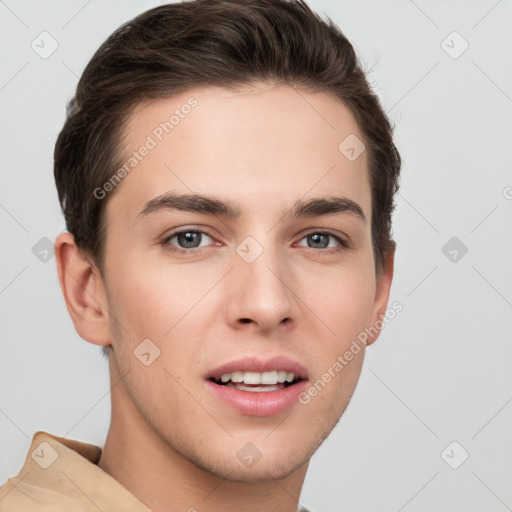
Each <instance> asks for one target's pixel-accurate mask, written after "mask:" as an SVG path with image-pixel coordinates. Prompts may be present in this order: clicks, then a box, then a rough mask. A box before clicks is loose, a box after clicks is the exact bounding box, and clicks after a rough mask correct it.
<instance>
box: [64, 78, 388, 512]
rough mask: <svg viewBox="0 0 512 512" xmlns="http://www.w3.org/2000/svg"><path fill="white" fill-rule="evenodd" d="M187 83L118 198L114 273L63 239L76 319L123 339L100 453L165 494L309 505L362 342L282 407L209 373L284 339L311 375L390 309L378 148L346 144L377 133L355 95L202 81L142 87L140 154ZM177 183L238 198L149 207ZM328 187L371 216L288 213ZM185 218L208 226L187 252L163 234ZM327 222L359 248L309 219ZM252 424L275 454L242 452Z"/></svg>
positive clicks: (114, 203)
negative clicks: (198, 206) (248, 411)
mask: <svg viewBox="0 0 512 512" xmlns="http://www.w3.org/2000/svg"><path fill="white" fill-rule="evenodd" d="M191 96H193V97H194V98H196V99H197V101H198V105H197V107H195V108H194V109H193V110H192V111H191V113H190V114H188V115H187V116H186V117H185V118H184V119H182V120H181V121H180V123H179V124H178V125H177V126H175V128H174V129H173V131H172V133H170V134H169V135H167V136H166V137H164V139H163V140H162V142H160V143H159V144H158V145H157V147H156V148H154V149H153V150H152V151H151V152H150V153H149V154H148V155H147V156H146V157H145V158H144V159H143V160H142V161H141V162H140V163H139V164H138V165H137V166H136V168H135V169H134V170H133V171H132V172H131V173H130V174H128V175H127V176H126V177H125V178H124V179H123V181H122V183H121V184H120V185H118V188H117V189H116V190H115V193H114V194H113V195H111V197H109V198H108V203H107V208H106V221H107V242H106V263H105V267H104V269H103V270H104V271H103V275H102V274H101V273H100V272H98V269H97V268H96V266H95V265H94V264H93V265H92V266H90V265H89V263H88V262H87V261H86V260H85V259H84V257H83V256H82V254H81V253H80V251H79V250H78V249H77V247H76V245H75V244H74V240H73V237H72V235H70V234H69V233H63V234H61V235H59V236H58V238H57V240H56V245H55V249H56V251H55V252H56V256H57V265H58V272H59V279H60V283H61V287H62V290H63V293H64V297H65V300H66V304H67V308H68V311H69V313H70V315H71V318H72V319H73V322H74V324H75V327H76V330H77V332H78V333H79V335H80V336H81V337H82V338H84V339H85V340H87V341H89V342H90V343H93V344H96V345H99V346H108V345H112V348H113V353H112V354H111V356H110V378H111V385H112V392H111V397H112V421H111V426H110V429H109V432H108V435H107V439H106V442H105V446H104V449H103V453H102V457H101V459H100V461H99V464H98V465H99V467H100V468H102V469H104V470H105V471H106V472H108V473H109V474H111V475H112V476H113V477H114V478H116V479H117V480H119V481H120V482H121V483H122V484H123V485H124V486H125V487H127V488H128V489H129V490H130V491H131V492H132V493H133V494H134V495H135V496H136V497H138V498H139V499H140V500H141V501H143V502H144V503H145V504H147V505H148V506H149V507H150V508H151V509H152V510H154V511H184V510H194V508H195V509H197V510H198V511H200V512H209V511H215V510H223V512H230V511H233V512H234V511H237V512H252V511H261V510H269V511H280V512H295V511H296V510H297V502H298V499H299V495H300V491H301V488H302V485H303V482H304V478H305V475H306V471H307V467H308V463H309V459H310V457H311V456H312V455H313V453H314V452H315V450H316V449H317V448H318V446H319V445H320V444H321V443H322V441H323V440H324V439H325V438H326V437H327V435H328V434H329V432H330V431H331V430H332V429H333V428H334V426H335V425H336V423H337V422H338V421H339V419H340V417H341V415H342V414H343V412H344V411H345V408H346V407H347V405H348V403H349V400H350V398H351V396H352V394H353V392H354V389H355V387H356V384H357V380H358V378H359V375H360V371H361V366H362V363H363V359H364V352H365V350H364V349H363V350H361V351H360V352H359V353H358V354H357V355H355V356H354V359H353V360H352V361H350V363H349V364H348V365H347V366H346V367H345V368H343V371H341V372H339V373H337V374H336V377H335V378H333V379H332V380H331V381H330V382H329V383H328V384H327V385H326V386H325V388H324V389H323V390H322V391H321V392H320V393H319V394H318V395H317V396H316V397H314V398H312V399H311V401H310V403H309V404H307V405H302V404H300V403H296V404H295V405H294V406H293V408H292V409H291V410H289V411H286V412H284V413H280V414H277V415H275V416H266V417H257V416H249V415H243V414H241V413H239V412H237V411H236V410H233V409H231V408H229V407H228V406H227V405H225V404H224V403H222V402H220V401H219V400H218V399H217V398H215V397H213V395H212V394H211V393H210V392H209V391H208V390H207V389H206V388H205V385H204V375H205V374H206V373H207V372H208V371H209V370H211V369H213V368H215V367H217V366H219V365H221V364H224V363H226V362H229V361H232V360H236V359H238V358H241V357H245V356H256V357H258V358H261V359H266V358H269V357H271V356H274V355H284V356H287V357H289V358H291V359H293V360H295V361H298V362H299V363H301V364H302V365H304V366H305V368H306V369H307V371H308V376H309V382H310V383H314V382H315V381H316V380H317V379H319V378H320V377H321V376H322V374H323V373H324V372H325V371H327V369H328V368H329V367H332V365H333V363H334V362H335V361H336V358H337V357H338V355H340V354H343V353H344V352H345V351H346V350H347V349H348V348H349V347H350V344H351V343H352V341H353V340H354V339H355V338H356V337H357V335H358V334H359V333H360V332H361V331H363V330H364V329H365V328H366V327H370V326H372V325H374V324H375V322H376V321H377V320H379V319H380V318H381V317H382V316H383V315H384V314H385V311H386V307H387V303H388V297H389V291H390V286H391V281H392V275H393V257H394V253H393V251H390V253H389V254H388V256H387V260H386V261H387V268H386V270H385V271H384V272H383V273H382V274H381V275H378V276H377V275H376V274H375V266H374V254H373V251H372V243H371V215H372V211H371V189H370V184H369V178H368V169H367V155H366V152H363V154H361V156H360V157H359V158H357V159H356V160H354V161H349V160H348V159H347V158H345V156H344V155H343V154H342V153H340V151H339V150H338V145H339V144H340V142H341V141H342V140H343V139H344V138H345V137H347V136H348V135H349V134H356V135H357V136H358V137H359V138H360V139H363V137H362V135H361V132H360V130H359V128H358V126H357V123H356V121H355V119H354V117H353V116H352V115H351V113H350V111H349V110H348V109H347V108H346V106H345V105H344V104H343V103H341V102H340V101H339V100H337V99H336V98H334V97H332V96H330V95H326V94H324V93H310V92H304V91H300V94H299V92H298V91H296V90H294V89H292V88H291V87H288V86H277V87H274V86H272V85H270V84H266V83H255V84H254V85H253V86H245V87H244V88H241V89H238V90H236V91H235V90H228V89H223V88H217V87H207V88H204V89H201V90H199V89H197V90H192V91H188V92H186V93H184V94H180V95H178V96H174V97H172V98H167V99H160V100H155V101H153V102H151V103H142V104H140V105H138V106H137V108H136V109H135V111H134V112H133V114H132V116H131V117H130V120H129V123H128V124H127V126H126V127H125V132H124V134H125V139H124V141H125V142H124V143H125V147H124V149H125V150H126V151H127V154H130V153H131V152H132V151H133V150H135V149H137V148H138V147H140V146H141V145H142V144H143V143H144V141H145V140H146V138H147V136H148V134H151V132H152V130H153V129H154V128H155V126H157V125H159V123H160V122H162V121H163V120H165V119H168V117H169V114H168V113H169V112H172V111H173V110H174V109H175V108H179V107H180V105H183V104H184V103H185V102H186V101H187V99H188V98H190V97H191ZM170 191H172V192H176V193H184V194H191V193H194V194H203V195H209V196H215V197H217V198H220V199H222V200H225V201H226V200H229V201H232V202H233V203H237V204H238V205H239V208H240V210H241V216H240V217H239V218H237V219H231V218H227V217H225V216H220V215H206V214H202V213H194V212H185V211H178V210H171V209H169V210H167V211H159V212H158V213H154V214H152V215H148V216H143V218H139V219H138V220H137V218H136V217H137V214H138V213H139V212H140V211H141V210H143V209H144V206H145V204H146V203H147V201H149V200H151V199H153V198H155V197H158V196H161V195H162V194H164V193H166V192H170ZM332 196H340V197H341V196H342V197H346V198H349V199H351V200H352V201H354V202H356V203H357V204H358V205H359V206H360V207H361V209H362V210H363V212H364V215H365V217H366V223H365V222H363V221H362V220H361V219H360V218H359V217H358V216H356V215H354V214H351V213H346V212H345V213H337V214H329V215H318V216H314V217H306V218H300V219H293V218H289V217H287V216H283V214H284V212H285V211H286V210H288V209H290V208H291V207H292V205H293V204H294V202H295V201H297V200H299V199H303V200H306V199H310V198H313V197H315V198H322V197H332ZM177 228H185V229H186V228H189V230H190V228H194V229H199V230H201V231H204V232H205V233H206V234H207V235H209V236H204V235H203V238H202V240H201V247H200V248H199V249H198V250H197V252H196V253H194V254H192V255H184V254H179V253H176V252H172V248H175V249H177V248H180V245H179V240H178V239H177V238H176V237H175V238H173V239H171V240H170V241H168V242H167V243H166V244H162V243H161V241H162V239H163V238H165V237H166V236H168V235H170V234H171V233H172V231H173V230H176V229H177ZM325 230H330V231H332V232H334V234H336V235H337V236H340V237H342V238H343V239H344V240H347V239H348V240H350V248H344V247H343V246H341V245H340V244H339V243H338V242H337V240H336V239H335V238H322V240H324V241H325V240H327V241H328V244H329V247H328V248H323V246H322V245H321V244H320V245H319V244H318V243H316V244H315V243H312V241H311V237H309V238H308V236H307V235H311V234H313V233H323V232H324V231H325ZM247 236H252V237H253V238H254V239H255V240H256V241H257V242H258V243H259V244H260V246H261V247H262V249H263V252H262V254H261V255H260V256H259V257H258V258H257V259H256V260H255V261H254V262H253V263H247V262H246V261H244V259H242V258H241V257H240V256H239V254H238V253H237V252H236V248H237V246H238V245H239V244H240V243H241V242H242V241H243V240H244V239H245V238H246V237H247ZM181 247H182V248H183V245H181ZM185 250H187V249H185ZM188 250H190V249H188ZM329 251H330V252H329ZM377 336H378V335H376V336H374V337H373V338H369V339H368V341H367V343H368V344H371V343H373V342H374V341H375V340H376V338H377ZM147 338H149V339H150V340H152V342H153V343H154V344H155V345H156V346H157V347H158V348H159V350H160V356H159V357H158V358H157V359H155V360H154V361H153V362H152V364H150V365H149V366H145V365H144V364H142V363H141V361H140V360H139V359H138V358H137V357H134V350H135V349H136V348H137V346H138V345H139V344H140V343H141V341H142V340H144V339H147ZM248 442H250V443H253V444H254V445H255V446H256V447H257V449H258V450H259V451H260V452H261V454H262V457H261V459H260V460H259V461H258V462H257V463H256V464H254V465H253V466H252V467H246V466H245V465H244V464H242V463H241V461H240V460H239V458H238V457H237V452H238V451H239V450H240V449H241V448H243V447H244V446H245V445H246V444H247V443H248Z"/></svg>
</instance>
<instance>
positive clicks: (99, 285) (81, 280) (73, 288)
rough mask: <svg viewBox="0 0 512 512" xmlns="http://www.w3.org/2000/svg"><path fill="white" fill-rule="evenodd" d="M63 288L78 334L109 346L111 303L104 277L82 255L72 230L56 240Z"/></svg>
mask: <svg viewBox="0 0 512 512" xmlns="http://www.w3.org/2000/svg"><path fill="white" fill-rule="evenodd" d="M55 260H56V262H57V273H58V275H59V282H60V287H61V290H62V294H63V295H64V300H65V302H66V307H67V309H68V312H69V315H70V316H71V320H72V321H73V324H74V325H75V329H76V331H77V333H78V334H79V335H80V337H81V338H83V339H84V340H86V341H89V342H90V343H93V344H95V345H100V346H107V345H110V330H109V322H108V318H109V315H108V310H107V307H108V304H107V298H106V293H105V285H104V282H103V279H102V277H101V275H100V273H99V271H98V269H97V267H95V266H93V265H92V263H89V262H88V261H87V260H86V259H85V257H84V256H83V255H82V253H81V251H80V249H79V248H78V246H77V245H76V243H75V239H74V237H73V235H72V234H71V233H68V232H64V233H61V234H60V235H58V236H57V238H56V240H55Z"/></svg>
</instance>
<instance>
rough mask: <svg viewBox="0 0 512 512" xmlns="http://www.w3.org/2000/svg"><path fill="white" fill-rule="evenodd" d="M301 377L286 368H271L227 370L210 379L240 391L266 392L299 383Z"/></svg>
mask: <svg viewBox="0 0 512 512" xmlns="http://www.w3.org/2000/svg"><path fill="white" fill-rule="evenodd" d="M300 380H302V379H301V378H300V377H297V376H296V375H295V373H294V372H288V371H286V370H271V371H268V372H251V371H249V372H243V371H235V372H226V373H223V374H222V375H221V376H220V378H215V377H211V378H210V381H211V382H214V383H215V384H218V385H219V386H227V387H230V388H235V389H238V390H240V391H249V392H251V393H264V392H270V391H278V390H280V389H284V388H287V387H290V386H293V385H294V384H297V383H298V382H299V381H300Z"/></svg>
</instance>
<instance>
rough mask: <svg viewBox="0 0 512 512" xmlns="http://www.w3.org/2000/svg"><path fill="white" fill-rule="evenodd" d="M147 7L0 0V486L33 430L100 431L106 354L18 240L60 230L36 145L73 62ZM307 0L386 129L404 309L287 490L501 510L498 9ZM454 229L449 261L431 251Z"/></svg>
mask: <svg viewBox="0 0 512 512" xmlns="http://www.w3.org/2000/svg"><path fill="white" fill-rule="evenodd" d="M160 3H163V2H160ZM158 4H159V2H155V1H142V0H139V1H132V2H121V1H112V0H108V1H105V0H101V1H100V0H89V1H85V0H79V1H78V0H76V1H75V0H73V1H65V2H64V1H60V2H57V1H55V0H53V1H46V2H40V1H35V0H34V1H27V0H24V1H15V0H4V1H0V48H1V50H0V51H1V61H0V144H1V145H0V169H1V190H0V227H1V242H0V243H1V245H0V247H1V251H0V315H1V317H0V326H1V359H0V485H3V483H5V481H6V480H7V478H9V477H10V476H13V475H15V474H17V473H18V472H19V470H20V469H21V466H22V464H23V461H24V459H25V456H26V453H27V450H28V447H29V445H30V441H31V438H32V435H33V433H34V432H35V431H37V430H45V431H48V432H50V433H53V434H55V435H60V436H65V437H71V438H76V439H79V440H82V441H86V442H91V443H94V444H97V445H103V442H104V440H105V435H106V432H107V428H108V425H109V420H110V395H109V380H108V367H107V362H106V360H105V359H103V357H102V356H101V353H100V349H99V348H98V347H96V346H93V345H91V344H89V343H87V342H85V341H83V340H82V339H81V338H80V337H79V336H78V335H77V334H76V332H75V330H74V327H73V325H72V323H71V320H70V319H69V317H68V314H67V311H66V309H65V306H64V302H63V299H62V297H61V292H60V289H59V285H58V281H57V276H56V270H55V258H50V259H49V261H47V262H46V263H44V262H42V261H40V259H39V258H38V257H36V255H34V253H33V252H32V249H33V247H34V246H35V245H36V244H37V243H41V244H44V242H40V240H41V239H42V238H43V237H47V238H49V239H50V240H52V241H53V240H54V238H55V236H56V235H57V234H58V233H59V232H60V231H62V230H63V229H64V221H63V218H62V217H61V214H60V210H59V206H58V201H57V194H56V191H55V186H54V182H53V170H52V153H53V146H54V143H55V138H56V136H57V133H58V131H59V130H60V128H61V127H62V123H63V121H64V114H65V103H66V101H67V100H68V99H70V97H71V96H72V94H73V91H74V88H75V85H76V82H77V78H78V76H79V74H80V73H81V71H82V70H83V68H84V66H85V64H86V63H87V62H88V60H89V59H90V57H91V56H92V53H93V51H94V50H95V49H96V48H97V47H98V46H99V45H100V43H101V42H102V41H103V40H104V39H105V38H106V37H107V36H108V35H109V34H110V33H111V32H112V31H113V30H114V29H115V28H117V27H118V26H119V25H120V24H121V23H122V22H124V21H126V20H128V19H130V18H132V17H133V16H135V15H136V14H138V13H140V12H142V11H144V10H146V9H147V8H149V7H153V6H156V5H158ZM310 5H311V6H312V7H313V8H314V9H315V10H317V11H318V12H320V13H323V14H326V15H328V16H329V17H331V18H332V19H333V20H334V21H335V22H336V23H337V24H339V26H340V27H341V28H342V30H343V31H344V32H345V34H346V35H347V36H348V38H349V39H350V40H351V41H352V42H353V44H354V45H355V47H356V49H357V51H358V52H359V54H360V56H361V58H362V60H363V63H364V64H365V67H366V68H367V69H369V70H371V72H370V74H369V78H370V81H371V83H372V84H373V85H374V87H375V89H376V91H377V92H378V94H379V96H380V97H381V99H382V101H383V104H384V106H385V108H386V110H387V111H388V112H389V115H390V117H391V120H392V122H394V123H395V124H396V142H397V145H398V147H399V150H400V152H401V155H402V158H403V171H402V186H401V191H400V195H399V196H398V207H397V210H396V213H395V216H394V234H395V239H396V241H397V245H398V248H397V254H396V260H395V278H394V283H393V286H392V293H391V298H390V304H392V303H393V302H394V301H399V302H400V303H401V304H402V305H403V308H404V309H403V311H402V312H401V313H399V314H398V315H397V316H396V318H395V319H394V320H393V321H392V322H391V323H390V324H388V325H387V326H386V327H385V329H384V332H383V334H382V336H381V337H380V339H379V340H378V341H377V343H376V344H374V345H373V346H372V347H370V348H369V349H368V351H367V359H366V361H365V365H364V369H363V372H362V375H361V379H360V382H359V384H358V387H357V389H356V392H355V394H354V396H353V399H352V402H351V404H350V405H349V407H348V409H347V411H346V413H345V415H344V416H343V418H342V420H341V422H340V423H339V425H338V426H337V427H336V429H335V430H334V431H333V433H332V434H331V436H330V437H329V439H328V440H327V441H326V442H325V444H324V445H323V446H322V447H321V448H320V450H319V451H318V452H317V454H316V455H315V456H314V457H313V459H312V462H311V465H310V471H309V473H308V477H307V480H306V483H305V487H304V491H303V496H302V502H303V504H304V505H307V506H309V507H310V508H311V510H312V511H313V512H339V511H340V510H341V509H343V510H350V511H353V512H357V511H369V510H372V511H377V512H380V511H388V510H389V511H402V510H403V511H406V512H412V511H432V510H442V511H443V512H450V511H462V510H464V511H465V512H472V511H481V510H485V511H486V512H501V511H506V510H512V485H510V484H511V482H512V456H511V455H512V436H511V432H512V429H511V426H512V403H511V401H512V372H511V371H510V367H511V361H512V339H511V335H510V332H511V324H512V322H511V320H512V271H511V261H512V236H511V234H512V170H511V169H512V153H511V151H510V147H511V138H512V66H511V63H512V51H511V50H512V31H511V30H510V27H511V26H512V2H511V1H510V0H506V1H505V0H501V1H497V2H496V1H495V0H485V1H484V0H478V1H476V0H474V1H462V0H459V1H450V2H448V1H445V2H427V1H426V0H417V1H415V2H413V1H412V0H409V1H407V0H395V1H387V2H382V1H379V0H372V1H369V0H365V1H356V0H351V1H334V0H331V1H325V0H324V1H322V0H317V1H311V2H310ZM43 31H47V32H48V33H49V34H51V36H52V37H53V38H54V39H55V40H56V41H57V42H58V45H59V46H58V48H57V50H56V51H55V52H54V53H53V54H52V55H51V56H49V57H48V58H46V59H43V58H41V57H40V56H39V55H38V53H36V52H35V51H34V50H33V49H32V48H31V43H32V41H33V40H36V42H37V41H38V40H39V39H37V38H38V37H40V36H39V35H40V33H41V32H43ZM454 31H456V32H458V33H459V34H460V37H459V36H457V35H453V34H452V33H453V32H454ZM45 37H47V36H45ZM462 38H463V39H462ZM464 40H465V41H467V43H468V44H469V47H468V49H467V50H466V51H465V52H464V53H462V54H461V55H460V56H458V57H457V58H453V56H454V55H456V54H458V53H459V52H460V50H461V49H463V45H464ZM48 41H49V40H48ZM443 41H445V43H443ZM45 47H46V48H47V49H48V48H49V46H48V44H46V45H45ZM447 52H449V53H451V54H452V56H450V55H449V53H447ZM452 237H457V239H458V241H456V242H455V243H456V244H458V247H457V246H454V247H451V246H448V248H447V249H445V252H446V253H448V256H450V258H453V257H454V256H455V253H453V252H452V253H451V255H450V254H449V251H453V250H454V249H455V250H456V251H458V252H457V261H455V262H454V261H451V260H450V259H449V257H447V256H445V254H444V253H443V250H442V248H443V247H444V246H445V244H446V243H447V242H448V241H449V240H450V239H451V238H452ZM461 244H464V245H465V246H466V247H467V253H466V254H465V255H463V256H462V257H461V255H462V252H461V249H460V248H461ZM37 248H38V250H36V251H35V252H36V253H38V254H39V256H40V257H42V256H44V245H43V246H41V247H40V246H37ZM48 256H51V254H48ZM453 441H456V442H457V443H458V444H456V445H452V446H451V447H450V448H449V449H448V450H447V451H446V452H444V450H445V448H446V447H448V446H449V445H450V443H452V442H453ZM465 451H467V452H468V453H469V457H468V459H467V460H466V461H465V462H464V463H463V464H462V465H460V467H458V469H452V467H450V466H449V464H448V462H449V463H450V464H451V465H453V466H455V465H457V464H458V463H460V461H461V460H462V456H463V455H464V453H465ZM443 452H444V453H445V455H444V458H443V457H442V456H441V454H442V453H443Z"/></svg>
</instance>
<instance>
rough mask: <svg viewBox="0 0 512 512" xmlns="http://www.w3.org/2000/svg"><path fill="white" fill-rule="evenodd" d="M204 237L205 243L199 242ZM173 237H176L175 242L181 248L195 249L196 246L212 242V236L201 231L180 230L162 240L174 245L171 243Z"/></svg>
mask: <svg viewBox="0 0 512 512" xmlns="http://www.w3.org/2000/svg"><path fill="white" fill-rule="evenodd" d="M205 237H206V239H207V241H206V242H207V243H205V244H202V243H201V242H203V240H204V238H205ZM174 239H176V244H177V245H178V247H180V248H181V249H196V248H198V247H204V245H209V244H210V243H211V242H212V238H211V237H210V236H209V235H207V234H206V233H203V232H202V231H180V232H178V233H174V234H173V235H171V236H169V237H168V238H166V239H165V240H164V242H165V243H171V244H173V245H175V244H174V243H173V240H174ZM208 239H209V241H208Z"/></svg>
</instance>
